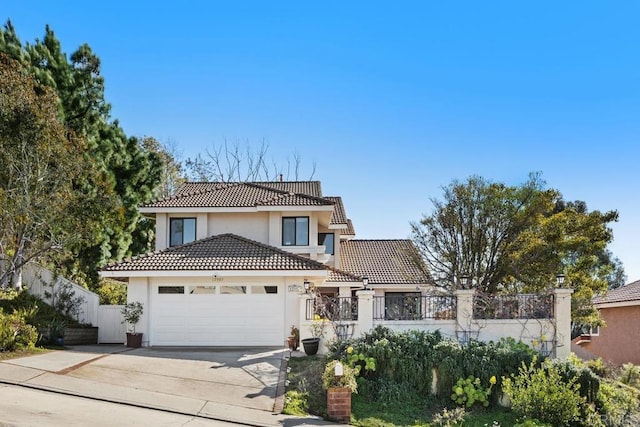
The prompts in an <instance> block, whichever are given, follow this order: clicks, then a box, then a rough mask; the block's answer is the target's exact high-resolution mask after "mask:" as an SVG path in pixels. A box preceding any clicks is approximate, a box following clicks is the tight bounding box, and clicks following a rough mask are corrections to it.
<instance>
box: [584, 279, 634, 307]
mask: <svg viewBox="0 0 640 427" xmlns="http://www.w3.org/2000/svg"><path fill="white" fill-rule="evenodd" d="M629 301H640V280H637V281H635V282H632V283H629V284H627V285H624V286H621V287H619V288H616V289H612V290H610V291H609V292H608V293H607V295H605V296H601V297H595V298H593V303H594V304H609V303H614V302H629Z"/></svg>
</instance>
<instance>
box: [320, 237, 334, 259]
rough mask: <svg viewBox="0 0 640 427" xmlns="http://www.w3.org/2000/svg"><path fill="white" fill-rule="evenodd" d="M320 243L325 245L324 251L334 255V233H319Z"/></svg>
mask: <svg viewBox="0 0 640 427" xmlns="http://www.w3.org/2000/svg"><path fill="white" fill-rule="evenodd" d="M318 244H319V245H324V253H325V254H329V255H334V234H333V233H318Z"/></svg>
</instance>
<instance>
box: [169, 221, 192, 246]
mask: <svg viewBox="0 0 640 427" xmlns="http://www.w3.org/2000/svg"><path fill="white" fill-rule="evenodd" d="M169 236H170V239H169V246H179V245H183V244H185V243H189V242H193V241H194V240H196V219H195V218H171V219H170V220H169Z"/></svg>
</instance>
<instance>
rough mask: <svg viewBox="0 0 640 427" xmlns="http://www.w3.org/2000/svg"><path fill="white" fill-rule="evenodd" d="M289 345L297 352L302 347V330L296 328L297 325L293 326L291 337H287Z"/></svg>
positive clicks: (290, 348)
mask: <svg viewBox="0 0 640 427" xmlns="http://www.w3.org/2000/svg"><path fill="white" fill-rule="evenodd" d="M287 344H288V345H289V350H291V351H295V350H297V349H298V347H300V329H298V328H296V326H295V325H292V326H291V335H289V336H288V337H287Z"/></svg>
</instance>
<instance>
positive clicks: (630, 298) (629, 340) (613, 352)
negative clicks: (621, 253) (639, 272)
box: [573, 280, 640, 365]
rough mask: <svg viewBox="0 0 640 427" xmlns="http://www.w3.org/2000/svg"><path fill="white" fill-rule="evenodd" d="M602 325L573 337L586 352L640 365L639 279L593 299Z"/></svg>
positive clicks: (616, 362) (615, 362)
mask: <svg viewBox="0 0 640 427" xmlns="http://www.w3.org/2000/svg"><path fill="white" fill-rule="evenodd" d="M593 304H594V305H595V306H596V307H597V309H598V310H599V312H600V316H601V317H602V319H603V320H604V322H605V326H602V327H600V328H596V329H594V330H591V331H590V333H588V334H583V335H581V336H579V337H577V338H575V339H574V340H573V343H574V344H575V345H578V346H579V347H580V348H581V349H582V350H586V352H587V354H592V355H594V356H596V357H602V358H603V359H604V360H606V361H608V362H611V363H614V364H616V365H622V364H624V363H633V364H635V365H640V328H639V326H640V280H638V281H635V282H632V283H629V284H627V285H625V286H622V287H619V288H617V289H612V290H610V291H609V292H608V293H607V295H605V296H599V297H596V298H594V299H593Z"/></svg>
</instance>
